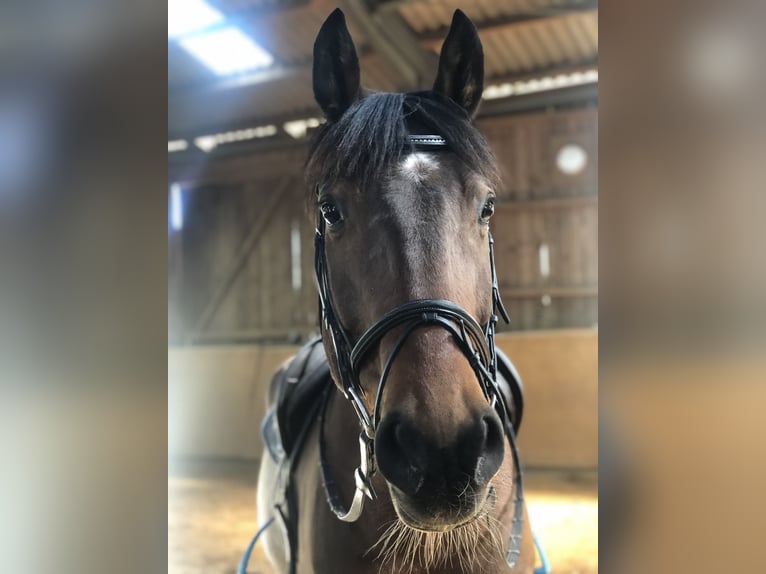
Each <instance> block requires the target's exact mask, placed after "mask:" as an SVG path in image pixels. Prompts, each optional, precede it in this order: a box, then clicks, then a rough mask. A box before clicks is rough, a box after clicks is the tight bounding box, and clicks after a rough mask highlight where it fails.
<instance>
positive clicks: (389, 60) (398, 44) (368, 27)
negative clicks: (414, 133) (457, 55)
mask: <svg viewBox="0 0 766 574" xmlns="http://www.w3.org/2000/svg"><path fill="white" fill-rule="evenodd" d="M340 4H341V7H342V8H343V9H344V11H345V12H346V14H347V16H348V17H349V18H351V19H352V20H353V21H354V23H355V24H356V25H357V26H358V27H359V29H360V30H361V31H362V32H363V33H364V35H365V37H366V38H367V41H368V42H369V45H370V47H372V49H373V50H374V51H375V52H376V53H377V54H378V55H379V56H380V57H381V58H383V60H384V61H385V62H386V64H388V65H389V66H390V67H391V70H392V71H393V72H394V73H396V74H397V77H398V79H399V84H398V88H399V89H400V90H401V91H407V90H414V89H420V88H422V87H424V85H425V82H426V81H427V79H426V78H429V77H430V76H431V75H432V74H433V71H431V69H430V68H431V67H432V59H431V57H430V56H428V54H427V51H426V50H425V49H424V48H423V46H422V45H421V43H420V41H419V39H418V38H417V37H416V36H415V35H414V34H412V32H410V31H409V28H408V27H407V26H406V25H405V24H404V22H401V21H398V20H400V18H399V15H398V14H395V13H387V14H378V15H375V14H374V13H373V12H372V11H370V9H369V8H368V7H367V4H366V2H365V0H342V1H341V3H340Z"/></svg>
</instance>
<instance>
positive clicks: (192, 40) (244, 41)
mask: <svg viewBox="0 0 766 574" xmlns="http://www.w3.org/2000/svg"><path fill="white" fill-rule="evenodd" d="M180 44H181V46H183V47H184V48H185V49H186V50H187V51H188V52H189V53H191V54H192V55H193V56H194V57H196V58H197V59H198V60H200V61H201V62H202V63H203V64H205V65H206V66H207V67H209V68H210V69H211V70H213V71H214V72H215V73H216V74H218V75H219V76H225V75H228V74H233V73H235V72H246V71H248V70H254V69H256V68H263V67H265V66H268V65H270V64H271V63H272V62H273V61H274V58H272V56H271V54H269V53H268V52H267V51H266V50H264V49H263V48H261V47H260V46H259V45H258V44H256V43H255V42H253V40H251V39H250V38H248V37H247V36H246V35H245V34H243V33H242V31H240V30H239V29H238V28H235V27H232V26H228V27H226V28H220V29H217V30H213V31H211V32H207V33H204V34H198V35H195V36H189V37H188V38H184V39H183V40H181V41H180Z"/></svg>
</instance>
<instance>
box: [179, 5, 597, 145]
mask: <svg viewBox="0 0 766 574" xmlns="http://www.w3.org/2000/svg"><path fill="white" fill-rule="evenodd" d="M210 2H211V4H214V5H215V6H216V7H217V8H218V9H219V10H221V11H222V12H224V14H226V16H227V18H229V19H230V20H231V21H232V23H234V24H236V25H238V26H240V27H241V28H242V29H243V30H244V31H245V32H246V33H247V34H249V35H250V36H251V37H252V38H253V39H254V40H255V41H256V42H258V43H259V44H260V45H261V46H262V47H263V48H264V49H266V50H268V51H269V52H270V53H271V54H272V55H273V56H274V59H275V63H274V66H273V67H272V68H271V69H270V70H269V71H268V72H269V73H265V74H263V78H262V79H261V80H265V81H261V80H258V81H257V82H256V81H253V82H252V83H251V84H249V85H245V86H240V87H235V88H231V89H224V88H221V85H222V80H221V78H219V77H216V76H215V75H214V74H213V73H212V72H210V71H209V70H207V69H206V68H205V67H204V66H203V65H201V64H200V63H198V62H197V61H196V60H195V59H194V58H192V57H191V56H189V55H188V54H186V53H185V52H184V51H183V50H182V49H181V48H180V47H179V46H177V45H176V43H175V42H169V43H168V87H169V91H170V92H171V97H170V100H171V106H172V107H173V106H174V107H175V109H171V110H170V111H169V116H170V117H169V120H170V121H169V129H171V131H175V132H186V131H189V130H194V129H195V127H201V126H203V125H204V126H214V125H216V124H217V123H225V124H227V125H230V124H236V123H237V122H238V121H247V122H250V121H251V120H252V119H253V118H264V119H266V118H267V117H268V116H277V117H284V116H288V115H290V114H292V113H304V112H306V111H307V110H312V109H313V108H314V107H315V106H314V102H313V97H312V93H311V57H312V51H313V44H314V39H315V38H316V34H317V32H318V30H319V28H320V26H321V25H322V22H323V21H324V19H325V18H326V17H327V15H328V14H329V12H330V11H331V10H332V8H333V7H334V6H333V5H332V3H331V2H329V0H312V1H308V2H307V1H305V0H210ZM594 6H595V4H594V2H593V1H592V0H472V1H470V2H469V1H466V0H416V1H401V0H394V1H393V2H380V3H379V6H378V8H377V9H379V10H385V11H386V12H388V13H389V14H390V13H393V14H394V16H395V17H397V16H398V17H400V18H401V20H402V21H403V22H404V24H405V25H406V27H409V29H410V30H411V32H412V35H413V37H416V38H417V39H418V41H419V43H420V44H421V45H422V46H423V49H424V50H426V51H432V52H434V53H438V52H439V50H440V48H441V44H442V42H443V37H442V36H443V33H444V31H445V30H446V28H447V27H448V26H449V24H450V21H451V19H452V15H453V12H454V10H455V9H456V8H461V9H462V10H463V11H465V12H466V14H468V16H469V17H470V18H471V19H472V20H473V21H474V23H475V24H476V26H477V27H478V29H479V34H480V36H481V39H482V43H483V45H484V54H485V67H486V78H487V82H492V81H493V80H497V81H507V80H509V79H510V80H512V79H513V78H514V76H524V75H530V74H531V75H534V74H536V73H538V72H540V73H542V72H544V71H545V72H549V71H555V70H557V69H559V68H566V67H567V66H579V65H584V64H592V63H593V62H595V61H596V59H597V57H598V13H597V10H595V9H592V8H593V7H594ZM589 8H591V9H589ZM567 10H569V11H567ZM347 22H348V26H349V29H350V31H351V34H352V36H353V38H354V41H355V43H356V45H357V49H358V51H359V52H360V54H362V57H361V60H362V81H363V84H364V85H365V86H367V87H370V88H372V89H376V90H385V91H393V90H396V89H397V88H398V84H399V83H400V82H401V77H400V74H397V73H396V72H395V70H394V69H393V68H392V67H391V65H390V64H389V61H388V60H386V59H385V58H384V57H383V56H381V55H380V54H378V53H376V52H375V51H374V50H373V48H372V46H371V45H370V44H369V43H368V41H367V38H366V37H365V35H364V34H363V33H362V31H361V30H360V29H359V26H358V25H356V23H355V21H354V19H353V18H352V17H350V16H349V15H348V14H347ZM415 45H417V42H415ZM272 72H273V73H272ZM282 72H284V73H282ZM224 83H225V82H224ZM216 85H217V86H218V88H211V86H216Z"/></svg>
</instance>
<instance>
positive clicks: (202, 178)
mask: <svg viewBox="0 0 766 574" xmlns="http://www.w3.org/2000/svg"><path fill="white" fill-rule="evenodd" d="M596 118H597V116H596V110H595V109H594V108H587V109H571V110H557V111H553V110H551V111H548V112H541V113H535V114H527V115H514V116H507V117H495V118H487V119H484V120H482V121H481V122H480V127H481V129H482V131H483V132H484V133H485V134H486V135H487V137H488V139H489V140H490V143H491V144H492V147H493V149H494V150H495V154H496V156H497V158H498V161H499V163H500V166H501V169H502V172H503V182H504V187H503V189H501V190H499V193H498V195H499V199H500V201H499V202H498V208H497V211H496V216H495V218H494V219H493V222H492V230H493V235H494V237H495V242H496V258H497V267H498V275H499V276H498V278H499V281H500V287H501V291H502V293H503V297H504V299H505V302H506V306H507V307H508V309H509V311H510V313H511V315H512V318H513V322H512V325H511V327H510V328H511V329H514V330H527V329H550V328H561V327H589V326H592V325H594V324H595V323H596V322H597V289H596V285H597V281H598V276H597V271H598V251H597V221H598V219H597V212H598V203H597V169H598V156H597V141H596V140H597V125H596ZM570 143H575V144H578V145H580V146H582V147H583V148H584V149H585V151H586V153H587V155H588V162H587V164H586V166H585V168H584V170H583V171H582V172H581V173H579V174H577V175H574V176H569V175H565V174H563V173H561V172H560V171H559V170H558V169H557V168H556V164H555V158H556V153H557V151H558V150H559V149H560V147H561V146H563V145H566V144H570ZM303 153H304V154H305V150H304V151H303ZM266 155H268V158H267V159H268V161H265V160H264V158H265V156H266ZM301 155H302V154H301V153H299V151H296V149H295V148H292V149H290V150H289V151H285V152H284V153H281V154H280V153H278V152H269V153H268V154H264V155H263V156H261V157H254V158H252V159H251V160H250V161H247V160H245V159H243V158H235V159H229V160H215V161H212V162H210V165H209V166H207V167H206V168H205V169H204V170H203V171H202V172H201V173H200V174H198V175H197V176H195V177H194V178H193V179H191V180H188V181H185V182H184V189H185V191H184V195H185V202H186V203H185V223H184V229H183V230H182V232H181V237H180V238H174V239H173V245H172V246H171V247H172V249H171V255H172V258H171V266H170V269H169V272H170V274H171V278H170V281H169V285H170V290H171V293H170V305H171V309H170V314H171V317H172V318H173V321H172V322H171V340H172V341H173V342H181V341H184V340H186V341H189V340H191V339H190V338H189V336H190V335H195V329H196V328H198V327H199V325H198V321H199V317H200V316H201V315H202V313H203V311H204V309H205V307H206V306H207V305H208V304H209V301H210V298H211V297H212V295H213V294H214V293H215V291H216V289H217V286H219V285H220V284H221V282H223V281H225V280H226V279H227V276H228V272H229V269H230V267H231V264H232V261H233V260H234V258H235V256H236V253H237V251H238V250H239V248H240V247H241V244H242V241H243V238H244V237H245V236H246V235H247V233H248V231H250V230H251V229H252V226H253V225H254V224H255V222H258V221H259V218H263V213H261V210H262V208H263V207H264V206H265V205H267V204H268V202H269V198H270V197H271V194H273V193H276V190H277V189H278V188H280V187H281V186H283V185H286V186H287V187H286V190H285V191H284V193H283V194H282V199H280V200H279V202H278V203H277V208H276V209H273V210H271V213H270V214H269V216H268V217H267V218H266V223H265V224H264V229H263V232H262V234H261V235H260V239H259V241H258V242H257V243H256V244H255V246H254V247H253V249H252V251H251V252H250V254H249V255H248V257H247V260H246V263H245V265H244V267H243V268H242V270H241V271H240V272H239V273H238V274H237V276H236V279H235V280H234V282H233V283H232V286H231V289H230V290H229V291H228V293H227V295H226V296H225V297H224V298H223V299H222V301H221V304H220V305H219V307H218V309H217V311H216V312H215V313H214V315H213V316H212V319H211V321H210V322H209V324H208V325H206V326H204V329H203V333H202V335H203V337H201V338H199V340H202V339H204V340H206V341H207V342H233V341H236V340H242V341H244V340H297V338H298V337H299V336H301V335H305V334H306V333H308V332H309V331H313V330H314V329H315V325H316V292H315V289H314V285H313V230H312V226H311V223H310V221H309V217H308V216H307V213H306V201H305V197H306V193H307V192H306V190H305V186H304V183H303V179H302V174H301V172H300V168H299V167H298V166H299V164H298V163H297V162H296V157H300V156H301ZM280 158H282V159H280ZM280 162H282V163H281V164H280ZM293 222H297V224H298V225H299V226H300V234H301V260H302V266H301V267H302V278H303V281H302V286H301V288H300V289H299V290H298V291H294V290H293V288H292V285H291V272H290V268H291V255H290V233H291V228H292V225H293ZM542 243H545V244H546V245H548V248H549V252H550V276H548V277H542V276H541V274H540V264H539V256H538V251H539V247H540V244H542ZM546 295H547V297H546ZM196 335H200V333H196Z"/></svg>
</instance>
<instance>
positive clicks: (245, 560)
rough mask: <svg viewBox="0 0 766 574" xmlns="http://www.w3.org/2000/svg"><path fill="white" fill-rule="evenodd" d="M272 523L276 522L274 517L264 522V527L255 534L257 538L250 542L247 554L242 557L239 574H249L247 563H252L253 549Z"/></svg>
mask: <svg viewBox="0 0 766 574" xmlns="http://www.w3.org/2000/svg"><path fill="white" fill-rule="evenodd" d="M272 522H274V517H273V516H272V517H271V518H269V519H268V520H267V521H266V522H264V524H263V526H261V527H260V528H259V529H258V532H256V533H255V536H253V539H252V540H251V541H250V546H248V547H247V550H245V553H244V554H243V555H242V560H241V561H240V563H239V568H237V574H247V563H248V562H250V554H252V552H253V548H255V544H256V542H258V539H259V538H260V537H261V534H263V532H264V530H266V529H267V528H268V527H269V526H271V523H272Z"/></svg>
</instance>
